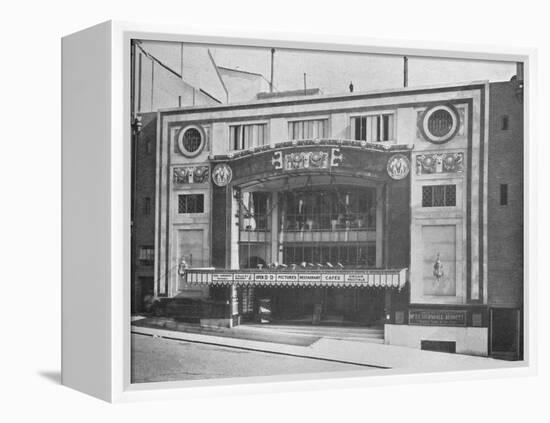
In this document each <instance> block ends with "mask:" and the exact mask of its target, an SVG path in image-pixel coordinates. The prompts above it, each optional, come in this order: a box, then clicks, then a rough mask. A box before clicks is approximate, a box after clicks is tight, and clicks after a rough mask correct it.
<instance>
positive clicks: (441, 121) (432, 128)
mask: <svg viewBox="0 0 550 423" xmlns="http://www.w3.org/2000/svg"><path fill="white" fill-rule="evenodd" d="M419 126H420V131H421V132H422V135H423V136H424V138H425V139H426V140H427V141H430V142H433V143H435V144H441V143H444V142H447V141H449V140H450V139H451V138H452V137H454V136H455V135H456V133H457V131H458V128H459V119H458V113H457V111H456V109H455V108H454V107H453V106H451V105H441V106H435V107H432V108H431V109H428V110H426V111H425V112H424V114H423V116H422V119H421V122H420V125H419Z"/></svg>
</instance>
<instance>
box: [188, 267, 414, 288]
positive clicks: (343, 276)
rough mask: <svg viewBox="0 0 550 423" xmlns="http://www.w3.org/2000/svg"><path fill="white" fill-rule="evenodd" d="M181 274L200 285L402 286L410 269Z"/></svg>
mask: <svg viewBox="0 0 550 423" xmlns="http://www.w3.org/2000/svg"><path fill="white" fill-rule="evenodd" d="M182 277H183V278H184V280H185V282H186V283H188V284H198V285H237V286H281V287H284V286H311V287H325V286H326V287H357V288H361V287H372V288H402V287H403V285H405V283H406V281H407V269H361V270H334V271H326V270H325V271H323V270H319V271H315V270H309V271H299V270H293V271H269V270H266V271H254V270H219V269H216V270H204V269H187V270H185V273H184V274H183V275H182Z"/></svg>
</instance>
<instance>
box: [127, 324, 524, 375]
mask: <svg viewBox="0 0 550 423" xmlns="http://www.w3.org/2000/svg"><path fill="white" fill-rule="evenodd" d="M250 331H258V332H261V337H260V336H251V333H250ZM225 335H227V333H225ZM231 335H232V336H220V334H216V333H209V332H207V333H196V331H181V330H180V331H175V330H167V329H160V328H151V327H144V326H135V325H134V326H132V337H133V338H132V340H133V345H132V379H133V382H136V383H137V382H146V381H147V382H152V381H155V382H157V381H170V380H192V379H208V378H230V377H247V376H270V375H285V374H297V373H320V372H329V371H334V372H340V371H345V370H355V371H357V370H366V371H369V370H374V369H376V370H377V371H378V372H384V371H385V370H386V369H399V370H403V371H406V372H411V371H412V372H434V371H454V370H474V369H501V368H506V367H519V366H523V365H524V363H522V362H508V361H502V360H495V359H491V358H487V357H475V356H470V355H463V354H448V353H441V352H434V351H424V350H420V349H415V348H407V347H400V346H395V345H385V344H380V343H379V342H372V340H370V341H365V340H363V341H358V339H357V336H356V334H351V335H350V337H349V338H343V339H342V338H335V337H331V336H326V335H322V334H320V333H318V335H321V336H320V337H317V340H316V341H314V342H312V340H311V336H307V335H306V337H307V342H303V343H301V342H295V341H296V340H295V339H289V338H287V335H284V336H282V337H281V333H280V332H279V331H278V330H276V329H270V328H264V327H253V326H252V327H247V328H246V331H244V332H243V333H241V332H238V331H233V332H231ZM241 335H244V337H237V336H241ZM293 336H300V335H298V334H293ZM339 336H341V334H340V335H339ZM260 338H262V339H271V342H266V341H265V340H262V341H259V340H258V339H260Z"/></svg>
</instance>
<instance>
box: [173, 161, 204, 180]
mask: <svg viewBox="0 0 550 423" xmlns="http://www.w3.org/2000/svg"><path fill="white" fill-rule="evenodd" d="M208 174H209V167H208V166H207V165H203V166H185V167H176V168H174V183H176V184H202V183H205V182H207V181H208Z"/></svg>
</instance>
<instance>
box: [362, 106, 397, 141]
mask: <svg viewBox="0 0 550 423" xmlns="http://www.w3.org/2000/svg"><path fill="white" fill-rule="evenodd" d="M351 133H352V136H353V139H355V140H361V141H367V142H381V141H393V140H394V139H395V134H394V114H393V113H383V114H379V115H367V116H358V117H354V118H352V119H351Z"/></svg>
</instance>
